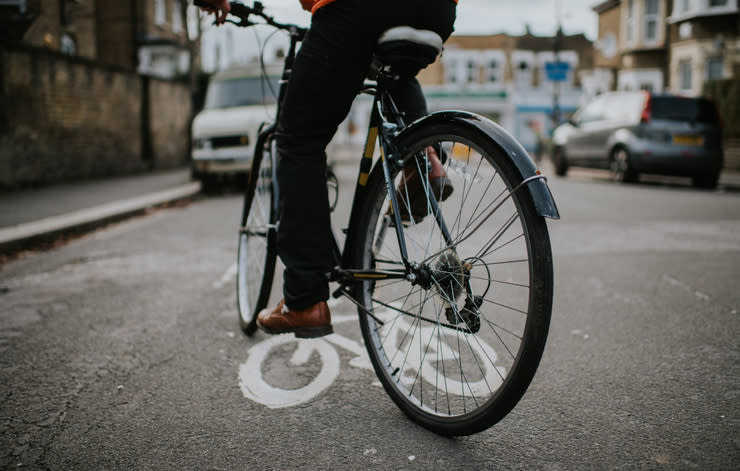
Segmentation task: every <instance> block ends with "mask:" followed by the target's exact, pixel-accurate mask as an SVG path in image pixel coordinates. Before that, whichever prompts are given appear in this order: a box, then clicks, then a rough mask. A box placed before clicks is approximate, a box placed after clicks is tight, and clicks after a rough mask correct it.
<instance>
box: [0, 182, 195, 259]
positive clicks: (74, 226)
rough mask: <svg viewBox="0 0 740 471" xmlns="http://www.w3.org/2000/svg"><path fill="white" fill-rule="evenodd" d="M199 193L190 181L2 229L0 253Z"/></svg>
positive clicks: (0, 233) (0, 232) (0, 230)
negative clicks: (167, 188) (154, 191)
mask: <svg viewBox="0 0 740 471" xmlns="http://www.w3.org/2000/svg"><path fill="white" fill-rule="evenodd" d="M199 191H200V182H193V183H188V184H185V185H181V186H178V187H174V188H171V189H169V190H163V191H158V192H156V193H150V194H147V195H143V196H138V197H135V198H130V199H127V200H121V201H116V202H113V203H107V204H102V205H99V206H93V207H91V208H86V209H81V210H78V211H72V212H69V213H66V214H61V215H59V216H51V217H48V218H44V219H40V220H38V221H33V222H28V223H24V224H18V225H15V226H10V227H6V228H2V229H0V253H2V252H6V251H10V250H13V249H18V248H20V247H22V246H23V245H26V244H28V243H31V242H39V241H41V240H44V239H48V238H50V237H53V236H56V235H59V234H61V233H63V232H68V231H76V230H82V229H91V228H94V227H96V226H99V225H102V224H104V223H107V222H110V221H112V220H116V219H122V218H124V217H126V216H130V215H132V214H135V213H138V212H141V211H144V210H145V209H148V208H152V207H155V206H159V205H162V204H165V203H171V202H174V201H178V200H182V199H185V198H188V197H191V196H193V195H195V194H197V193H198V192H199Z"/></svg>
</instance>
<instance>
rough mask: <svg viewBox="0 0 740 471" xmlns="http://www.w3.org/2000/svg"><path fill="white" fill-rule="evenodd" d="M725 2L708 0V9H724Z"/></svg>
mask: <svg viewBox="0 0 740 471" xmlns="http://www.w3.org/2000/svg"><path fill="white" fill-rule="evenodd" d="M725 6H727V0H709V7H710V8H711V7H725Z"/></svg>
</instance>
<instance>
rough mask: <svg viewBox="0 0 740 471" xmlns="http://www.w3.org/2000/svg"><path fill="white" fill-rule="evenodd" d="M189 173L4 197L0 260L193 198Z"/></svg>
mask: <svg viewBox="0 0 740 471" xmlns="http://www.w3.org/2000/svg"><path fill="white" fill-rule="evenodd" d="M199 191H200V183H198V182H191V181H190V171H189V169H187V168H185V169H177V170H170V171H162V172H156V173H151V174H144V175H133V176H127V177H118V178H109V179H103V180H95V181H85V182H75V183H67V184H60V185H54V186H49V187H44V188H39V189H29V190H22V191H17V192H10V193H0V254H2V253H5V252H6V251H9V250H13V249H18V248H23V246H24V245H27V244H28V243H30V242H37V241H41V240H44V239H48V238H50V237H53V236H55V235H58V234H60V233H62V232H66V231H73V230H80V229H85V228H92V227H95V226H96V225H99V224H103V223H106V222H109V221H112V220H115V219H120V218H123V217H125V216H128V215H131V214H135V213H137V212H140V211H143V210H145V209H147V208H151V207H155V206H158V205H162V204H165V203H169V202H173V201H177V200H181V199H184V198H188V197H191V196H193V195H195V194H197V193H198V192H199Z"/></svg>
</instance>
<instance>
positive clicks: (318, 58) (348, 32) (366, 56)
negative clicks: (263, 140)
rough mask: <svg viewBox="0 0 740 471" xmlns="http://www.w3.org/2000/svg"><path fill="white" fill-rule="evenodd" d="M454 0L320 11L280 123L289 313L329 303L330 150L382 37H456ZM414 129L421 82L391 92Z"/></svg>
mask: <svg viewBox="0 0 740 471" xmlns="http://www.w3.org/2000/svg"><path fill="white" fill-rule="evenodd" d="M455 6H456V5H455V3H454V2H453V1H451V0H372V1H370V0H336V1H335V2H333V3H331V4H329V5H327V6H325V7H322V8H320V9H319V10H318V11H317V12H316V13H315V14H314V15H313V19H312V23H311V28H310V30H309V32H308V35H307V36H306V38H305V40H304V42H303V44H302V45H301V48H300V49H299V51H298V54H297V57H296V60H295V64H294V66H293V71H292V75H291V79H290V83H289V84H288V89H287V94H286V96H285V101H284V102H283V108H282V114H281V117H280V122H279V123H278V133H277V148H278V155H279V161H278V162H279V163H278V170H277V172H278V183H279V187H280V193H279V195H280V201H279V208H280V225H279V228H278V254H279V256H280V259H281V260H282V262H283V264H284V265H285V268H286V269H285V274H284V279H283V294H284V296H285V303H286V305H287V306H288V307H290V308H291V309H303V308H306V307H308V306H311V305H312V304H315V303H317V302H319V301H324V300H326V299H328V298H329V282H328V274H329V272H330V271H331V269H332V268H333V267H332V264H333V261H332V255H331V243H330V238H329V233H330V221H329V201H328V193H327V189H326V151H325V149H326V146H327V144H328V143H329V141H330V140H331V138H332V137H333V136H334V134H335V132H336V130H337V127H338V126H339V124H340V123H341V122H342V121H343V120H344V118H345V117H346V116H347V113H348V112H349V109H350V106H351V105H352V102H353V100H354V98H355V96H356V95H357V92H358V91H359V89H360V87H361V86H362V84H363V81H364V79H365V77H366V75H367V72H368V69H369V66H370V63H371V60H372V55H373V50H374V48H375V45H376V44H377V41H378V38H379V37H380V35H381V34H382V33H383V32H384V31H386V30H387V29H389V28H391V27H394V26H412V27H415V28H418V29H427V30H432V31H435V32H437V33H438V34H439V35H440V36H441V37H442V39H444V40H447V38H448V37H449V36H450V35H451V34H452V31H453V23H454V21H455ZM393 95H394V99H395V100H396V101H397V103H398V105H399V108H400V109H401V110H402V111H404V112H406V115H407V118H406V119H407V121H408V122H410V121H412V120H414V119H416V118H419V117H421V116H423V115H425V114H426V113H427V108H426V102H425V100H424V96H423V95H422V92H421V87H420V86H419V83H418V81H417V80H416V79H411V80H409V81H408V82H406V83H403V84H400V85H399V87H398V88H397V89H396V90H394V91H393Z"/></svg>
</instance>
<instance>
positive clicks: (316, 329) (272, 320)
mask: <svg viewBox="0 0 740 471" xmlns="http://www.w3.org/2000/svg"><path fill="white" fill-rule="evenodd" d="M257 325H258V326H259V327H260V328H261V329H262V330H264V331H265V332H267V333H268V334H288V333H291V332H293V333H294V334H295V336H296V337H298V338H302V339H312V338H315V337H323V336H324V335H328V334H331V333H332V332H334V329H333V328H332V326H331V318H330V315H329V306H327V305H326V301H321V302H319V303H316V304H314V305H313V306H309V307H307V308H306V309H301V310H292V309H288V307H287V306H286V305H285V300H281V301H280V303H278V305H277V307H276V308H274V309H263V310H262V311H260V313H259V314H257Z"/></svg>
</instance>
